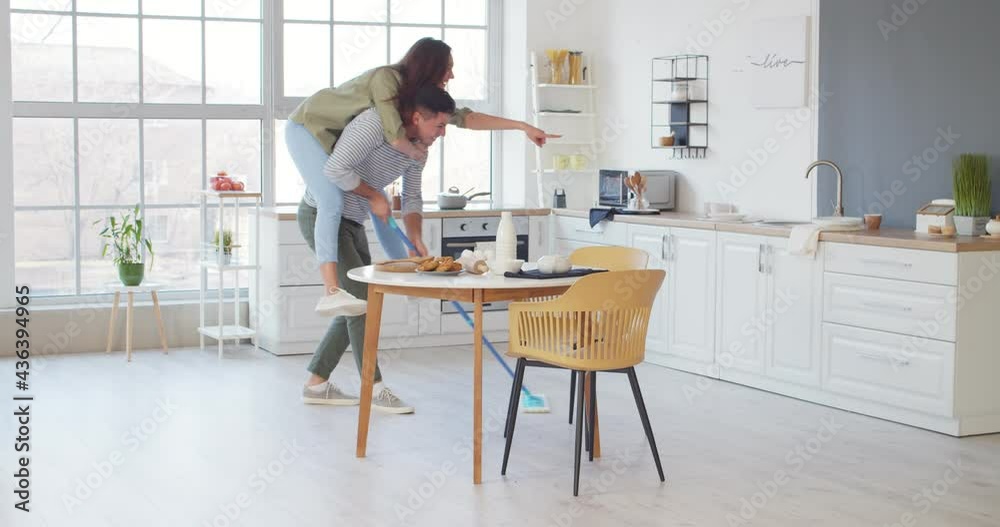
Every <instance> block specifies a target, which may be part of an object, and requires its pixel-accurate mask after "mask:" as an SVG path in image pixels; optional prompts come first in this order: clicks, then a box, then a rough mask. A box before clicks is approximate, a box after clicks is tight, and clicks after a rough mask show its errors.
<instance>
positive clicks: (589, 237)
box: [556, 216, 628, 246]
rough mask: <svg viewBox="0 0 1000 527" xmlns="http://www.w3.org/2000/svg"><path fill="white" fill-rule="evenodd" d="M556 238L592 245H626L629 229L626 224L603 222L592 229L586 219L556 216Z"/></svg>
mask: <svg viewBox="0 0 1000 527" xmlns="http://www.w3.org/2000/svg"><path fill="white" fill-rule="evenodd" d="M556 238H557V239H563V240H572V241H576V242H584V243H587V244H590V245H622V246H624V245H626V244H627V243H628V228H627V226H626V225H625V224H624V223H615V222H613V221H602V222H601V223H598V224H597V226H595V227H591V226H590V221H589V220H587V219H586V218H569V217H566V216H556Z"/></svg>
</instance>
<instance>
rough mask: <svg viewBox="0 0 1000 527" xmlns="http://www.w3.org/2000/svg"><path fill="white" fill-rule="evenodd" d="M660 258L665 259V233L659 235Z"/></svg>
mask: <svg viewBox="0 0 1000 527" xmlns="http://www.w3.org/2000/svg"><path fill="white" fill-rule="evenodd" d="M660 259H661V260H663V261H664V262H665V261H667V234H666V233H664V234H663V236H660Z"/></svg>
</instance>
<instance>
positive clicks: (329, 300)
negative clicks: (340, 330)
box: [316, 289, 368, 317]
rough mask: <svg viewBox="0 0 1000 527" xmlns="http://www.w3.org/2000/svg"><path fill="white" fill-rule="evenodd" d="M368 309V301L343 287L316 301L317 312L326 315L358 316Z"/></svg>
mask: <svg viewBox="0 0 1000 527" xmlns="http://www.w3.org/2000/svg"><path fill="white" fill-rule="evenodd" d="M367 311H368V302H366V301H364V300H360V299H358V298H355V296H354V295H352V294H350V293H348V292H347V291H345V290H343V289H337V291H336V292H334V293H333V294H329V295H324V296H323V298H320V299H319V302H317V303H316V313H317V314H318V315H322V316H324V317H339V316H345V317H356V316H358V315H364V314H365V312H367Z"/></svg>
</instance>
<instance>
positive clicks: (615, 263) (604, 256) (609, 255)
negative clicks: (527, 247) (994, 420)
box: [569, 245, 649, 452]
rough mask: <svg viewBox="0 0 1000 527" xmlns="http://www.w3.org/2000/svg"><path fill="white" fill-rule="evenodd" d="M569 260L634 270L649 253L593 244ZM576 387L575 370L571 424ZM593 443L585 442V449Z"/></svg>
mask: <svg viewBox="0 0 1000 527" xmlns="http://www.w3.org/2000/svg"><path fill="white" fill-rule="evenodd" d="M569 261H570V263H572V264H573V265H579V266H581V267H600V268H601V269H607V270H608V271H635V270H638V269H645V268H646V264H648V263H649V255H648V254H646V251H643V250H642V249H633V248H631V247H618V246H610V247H603V246H599V245H595V246H593V247H581V248H579V249H577V250H575V251H573V252H572V253H570V255H569ZM575 389H576V372H575V371H572V372H570V374H569V424H573V400H574V399H573V396H574V393H573V392H574V391H575ZM591 448H593V445H592V444H591V443H590V442H588V443H587V451H588V452H589V451H590V449H591Z"/></svg>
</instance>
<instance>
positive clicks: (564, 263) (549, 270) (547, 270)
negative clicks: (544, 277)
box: [538, 254, 573, 274]
mask: <svg viewBox="0 0 1000 527" xmlns="http://www.w3.org/2000/svg"><path fill="white" fill-rule="evenodd" d="M572 268H573V264H571V263H570V261H569V258H566V257H565V256H559V255H558V254H550V255H547V256H543V257H541V258H539V259H538V271H539V272H540V273H542V274H557V273H565V272H566V271H569V270H570V269H572Z"/></svg>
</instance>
